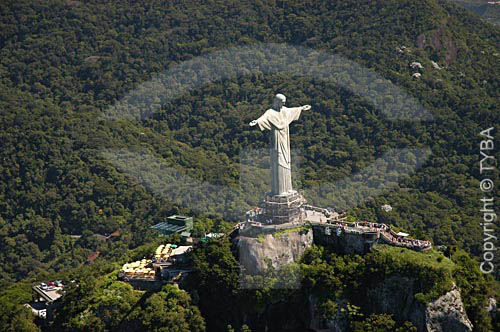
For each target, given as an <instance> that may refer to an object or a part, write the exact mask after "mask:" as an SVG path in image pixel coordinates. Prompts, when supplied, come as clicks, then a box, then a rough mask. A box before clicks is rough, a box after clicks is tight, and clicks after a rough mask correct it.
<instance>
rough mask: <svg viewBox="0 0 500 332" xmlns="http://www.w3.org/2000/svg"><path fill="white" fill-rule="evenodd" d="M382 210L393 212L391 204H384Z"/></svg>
mask: <svg viewBox="0 0 500 332" xmlns="http://www.w3.org/2000/svg"><path fill="white" fill-rule="evenodd" d="M381 209H382V210H384V211H385V212H391V211H392V206H390V205H389V204H384V205H382V206H381Z"/></svg>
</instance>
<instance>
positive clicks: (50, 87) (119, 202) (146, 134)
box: [0, 0, 500, 326]
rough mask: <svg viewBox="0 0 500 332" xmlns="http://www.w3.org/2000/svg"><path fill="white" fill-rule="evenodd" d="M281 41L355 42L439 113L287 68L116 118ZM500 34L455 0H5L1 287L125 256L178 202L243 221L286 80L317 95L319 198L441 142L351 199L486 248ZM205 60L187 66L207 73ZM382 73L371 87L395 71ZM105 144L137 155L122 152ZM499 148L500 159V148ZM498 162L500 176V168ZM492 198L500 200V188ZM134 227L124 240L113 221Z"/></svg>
mask: <svg viewBox="0 0 500 332" xmlns="http://www.w3.org/2000/svg"><path fill="white" fill-rule="evenodd" d="M266 43H276V44H282V45H292V46H300V47H304V48H308V49H312V50H317V51H318V52H324V53H325V54H332V55H338V56H341V57H343V58H345V59H346V60H348V61H351V62H352V63H355V64H357V65H359V66H360V67H362V68H367V69H369V70H370V71H372V72H374V73H376V74H377V75H379V76H380V78H381V79H382V78H383V79H384V80H388V81H390V82H391V83H392V84H394V85H395V86H398V87H399V88H401V89H402V90H403V91H404V92H405V93H406V94H408V96H410V97H412V98H415V99H416V100H418V102H419V103H420V104H421V105H423V107H424V108H425V109H426V111H428V112H429V113H430V114H431V115H432V118H433V120H431V121H400V120H397V121H395V120H391V119H389V118H387V117H386V116H385V115H384V114H383V112H382V111H381V110H380V109H377V108H376V107H375V106H374V104H373V103H372V102H371V101H370V100H369V98H368V99H367V98H366V97H362V96H360V95H359V94H356V93H353V91H352V89H349V84H350V81H348V78H347V77H346V78H345V82H347V83H346V85H343V84H339V83H338V84H335V82H333V83H332V82H329V81H324V80H318V79H315V78H314V77H308V76H301V75H294V74H291V73H286V72H285V73H283V72H276V73H267V74H264V73H248V75H236V76H235V77H228V78H224V79H221V80H216V81H212V82H210V83H207V84H203V85H201V86H200V87H197V88H196V89H191V90H187V91H184V92H183V93H182V94H179V95H178V96H176V97H175V98H171V99H168V100H165V99H162V96H161V94H160V95H159V98H158V100H156V99H148V98H145V99H144V100H143V101H141V100H139V101H136V102H137V104H136V105H137V108H139V109H141V110H142V109H146V108H147V110H151V112H150V113H149V115H148V116H147V117H145V118H142V119H136V120H129V119H120V118H119V119H106V118H105V117H104V115H105V114H106V112H107V111H108V110H109V109H112V108H113V106H114V105H117V104H119V103H120V102H121V101H123V100H124V99H126V97H127V96H128V95H130V93H131V92H133V91H137V90H138V89H140V88H141V86H143V85H144V84H147V82H150V81H151V80H154V79H155V78H156V77H158V75H159V74H161V73H164V72H167V71H168V70H170V69H172V68H174V67H175V66H178V65H180V64H182V63H185V62H186V61H189V60H193V59H197V57H207V56H208V55H209V54H212V53H213V52H217V51H220V50H224V49H228V48H231V47H241V46H245V45H247V46H248V45H250V46H251V45H263V44H264V45H265V44H266ZM499 45H500V30H499V29H498V28H497V27H494V26H492V25H490V24H487V23H485V22H483V21H482V20H481V19H480V18H479V16H477V15H475V14H473V13H470V12H468V11H466V10H465V9H463V8H461V7H459V6H457V5H455V4H453V3H451V2H449V1H442V0H425V1H416V0H405V1H396V0H394V1H393V0H391V1H383V2H380V1H357V0H348V1H314V2H309V1H286V2H285V1H252V2H245V1H208V0H206V1H205V0H198V1H194V0H193V1H156V0H148V1H140V2H137V1H116V2H113V3H111V2H108V1H85V2H83V1H82V2H80V1H61V0H55V1H54V0H51V1H14V0H6V1H2V2H1V3H0V117H1V118H0V143H1V145H0V146H1V147H0V176H1V179H2V181H0V263H1V264H0V285H1V286H6V285H9V284H11V283H13V282H15V281H18V280H21V279H24V278H31V279H29V280H34V278H36V279H43V278H44V277H46V276H49V275H52V274H53V273H56V272H58V271H65V270H70V269H72V268H76V267H78V266H80V265H81V264H82V263H83V262H85V259H86V257H87V256H88V255H90V254H91V253H92V252H94V251H96V250H99V251H100V252H101V257H100V258H99V259H102V260H110V259H112V260H115V259H117V258H118V257H122V256H123V254H124V253H125V252H126V251H127V250H128V249H132V248H136V247H138V246H140V245H143V244H145V243H147V242H148V241H150V240H151V239H153V238H154V236H155V235H154V233H153V232H152V231H151V229H150V226H151V225H152V224H154V223H155V222H159V221H162V220H164V218H165V217H167V216H168V215H170V214H173V213H185V214H193V215H195V217H196V220H195V231H196V232H198V233H204V232H208V231H224V230H226V229H228V228H229V227H230V224H229V222H230V221H235V220H237V219H239V218H241V217H242V215H241V211H245V209H246V208H248V207H250V206H252V205H254V204H256V203H257V202H258V200H259V199H260V198H261V195H262V194H263V191H265V190H266V188H268V185H269V183H268V181H269V180H268V173H267V171H266V167H267V164H266V159H265V158H266V157H265V156H264V157H262V159H261V160H259V161H258V162H255V161H252V162H253V164H251V165H249V166H248V167H247V166H245V167H242V166H241V165H244V162H243V161H242V160H243V159H244V156H243V155H242V154H241V152H242V151H248V150H255V151H257V150H259V149H260V150H262V149H265V148H266V147H267V144H268V137H267V135H266V134H265V133H260V132H259V131H257V130H255V128H251V127H249V126H248V122H249V121H250V120H252V119H254V118H256V117H257V116H259V115H260V114H261V113H262V112H263V110H265V109H267V108H269V106H270V102H271V98H272V96H273V95H274V94H275V93H276V92H278V91H279V92H281V93H284V94H285V95H286V96H287V97H288V103H289V104H290V105H292V106H294V105H302V104H311V105H312V110H311V111H308V112H304V113H303V115H302V118H301V120H300V121H298V122H297V123H294V124H293V125H292V127H291V131H292V136H291V137H292V138H291V140H292V142H291V143H292V145H293V147H294V148H296V149H297V151H300V155H299V156H297V158H296V160H297V169H296V171H295V173H294V183H295V185H296V187H297V188H300V189H301V190H304V191H305V193H306V198H307V199H308V200H310V201H311V202H315V203H318V204H321V205H325V206H328V205H329V204H331V203H332V202H336V201H335V200H334V197H333V196H332V195H333V194H332V193H331V192H321V191H319V190H317V188H321V186H322V185H324V184H325V183H335V181H338V180H341V179H343V178H346V177H351V176H355V175H356V174H357V173H359V172H360V171H362V170H363V169H365V168H366V167H368V166H369V165H371V164H372V163H373V162H374V161H375V160H376V159H377V158H379V157H381V156H382V155H384V153H386V152H389V151H391V150H392V149H402V148H428V149H429V150H430V155H429V157H428V158H427V159H425V162H424V164H423V165H422V166H421V167H420V168H418V170H417V171H416V172H415V174H413V175H411V176H409V177H405V178H404V179H402V180H401V181H400V182H399V183H397V184H396V185H395V186H393V187H391V188H390V190H387V191H385V192H383V193H382V194H380V195H375V196H373V197H370V199H364V200H359V204H355V205H354V206H353V208H352V209H350V214H351V215H353V216H354V217H356V218H359V219H367V220H378V221H381V222H385V223H388V224H391V225H393V226H395V227H400V228H401V229H405V230H407V231H408V232H409V233H411V234H413V235H415V236H417V237H419V238H424V239H429V240H431V241H432V242H433V243H434V245H445V246H448V247H450V246H456V247H458V248H460V249H461V250H465V251H466V252H468V253H470V254H471V255H472V256H473V257H475V258H476V259H480V256H481V254H482V245H483V234H482V228H481V226H480V225H479V222H480V218H481V216H480V214H479V212H478V211H479V209H480V208H481V207H482V205H481V201H480V198H481V197H482V196H483V194H482V193H481V192H480V190H479V181H480V179H481V178H482V177H481V175H480V174H479V159H480V154H479V142H480V136H479V132H480V131H481V130H485V129H487V128H490V127H494V128H495V130H496V131H495V130H494V131H493V132H494V133H495V135H497V134H496V133H497V130H498V129H499V127H498V126H499V123H500V112H499V106H498V105H499V101H500V55H499V53H500V46H499ZM238 61H239V59H234V62H235V63H236V64H238ZM266 61H267V60H266V58H265V57H261V58H259V62H260V63H261V65H263V66H265V65H266V64H267V62H266ZM412 62H419V63H420V64H421V65H422V66H423V69H418V68H417V69H413V68H411V67H410V64H411V63H412ZM434 64H436V65H437V67H436V66H435V65H434ZM438 68H440V69H438ZM195 69H196V68H195ZM415 72H419V73H420V74H421V77H420V78H414V77H412V75H413V74H414V73H415ZM197 75H200V73H199V72H197V71H196V70H191V71H189V72H187V73H186V76H189V79H190V80H191V81H195V82H196V80H197V79H199V78H200V77H199V76H197ZM338 82H344V81H343V78H342V77H341V78H340V79H339V81H338ZM174 83H175V82H174ZM177 83H178V84H180V82H177ZM370 83H371V84H370V85H369V86H367V87H366V90H368V92H367V94H369V91H371V90H373V91H376V90H377V87H378V86H380V85H381V84H382V83H383V82H382V80H381V81H380V82H379V81H374V82H370ZM156 92H157V91H149V93H151V95H154V94H155V93H156ZM382 97H383V99H382V101H384V100H385V102H393V101H394V98H393V97H392V96H391V95H387V96H385V95H384V96H382ZM384 98H385V99H384ZM391 98H392V100H391ZM215 119H217V121H214V120H215ZM105 151H126V152H127V153H129V155H126V153H125V152H123V155H121V156H122V159H121V161H120V160H110V158H109V156H108V155H106V154H105V153H103V152H105ZM492 154H493V155H494V156H495V157H496V159H497V160H498V159H499V158H500V153H499V150H498V149H495V150H494V151H492ZM115 155H116V154H115ZM138 156H141V157H140V158H139V157H138ZM408 158H410V159H416V158H417V157H416V156H411V155H409V156H408ZM400 162H401V163H404V162H407V161H405V160H400ZM130 170H132V171H130ZM134 170H140V171H141V172H140V173H137V172H135V171H134ZM166 171H168V172H167V173H165V172H166ZM162 172H163V173H162ZM382 173H383V172H380V174H378V175H377V174H375V175H374V176H373V177H372V178H371V179H370V183H372V184H373V185H375V186H376V184H377V183H379V182H380V181H381V178H380V177H381V176H382V175H383V174H382ZM173 174H174V175H175V174H177V175H175V176H186V177H188V178H189V179H194V180H193V181H199V182H202V183H209V184H210V185H213V186H214V187H213V188H221V187H223V188H230V194H224V195H222V194H221V193H220V192H219V191H217V190H212V191H211V192H210V193H209V194H208V195H206V194H205V192H203V191H202V190H201V189H200V190H199V189H198V188H197V187H193V189H192V190H189V191H182V190H185V188H180V189H179V188H177V187H176V186H168V185H170V184H171V181H170V179H171V177H173V176H174V175H173ZM179 174H180V175H179ZM250 178H251V180H252V182H251V185H249V186H246V187H241V185H240V183H241V182H242V179H250ZM489 178H490V179H492V180H493V181H494V183H499V182H500V177H499V173H498V171H495V172H492V173H491V174H490V176H489ZM243 182H244V181H243ZM158 188H160V189H158ZM177 190H178V191H177ZM176 192H177V196H176V195H174V194H172V193H176ZM179 193H180V194H179ZM343 194H344V195H346V197H355V193H354V192H350V191H349V190H347V191H344V193H343ZM329 195H330V196H329ZM492 196H493V197H494V198H495V200H496V201H498V199H499V198H500V196H499V192H498V190H497V191H494V192H492ZM179 197H180V198H179ZM186 197H187V198H188V199H187V201H188V202H196V201H197V200H200V201H201V200H203V199H205V200H208V201H209V202H210V204H207V205H203V206H196V205H195V204H185V203H184V202H185V201H184V200H183V199H185V198H186ZM181 198H182V199H181ZM335 198H336V196H335ZM342 202H344V201H341V203H342ZM384 204H390V205H391V206H392V207H393V210H392V212H390V213H386V212H384V211H383V210H381V209H380V206H382V205H384ZM117 230H119V231H120V234H121V235H120V236H119V237H118V238H115V239H112V240H107V241H103V240H102V237H99V235H108V234H111V233H112V232H114V231H117ZM496 264H497V265H498V257H497V258H496ZM498 276H499V274H498V273H497V274H496V277H497V279H498ZM120 291H127V290H120ZM165 291H166V292H167V293H168V292H170V290H165ZM168 294H170V295H168V296H174V297H175V296H177V295H175V294H174V295H172V294H171V293H168ZM161 296H163V295H161ZM161 296H160V297H161ZM165 296H166V295H165ZM179 296H180V295H179ZM181 297H182V296H181ZM154 300H155V301H163V298H158V299H154ZM181 300H182V301H184V302H183V303H187V304H186V305H188V306H189V305H190V304H189V301H188V300H186V299H181ZM181 300H179V301H181ZM202 324H203V323H202V322H200V326H202Z"/></svg>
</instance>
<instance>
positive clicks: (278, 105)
mask: <svg viewBox="0 0 500 332" xmlns="http://www.w3.org/2000/svg"><path fill="white" fill-rule="evenodd" d="M285 102H286V97H285V96H284V95H282V94H280V93H279V94H277V95H276V96H275V97H274V102H273V106H272V108H270V109H268V110H267V111H266V112H265V113H264V114H263V115H262V116H261V117H260V118H258V119H257V120H253V121H252V122H250V126H255V125H259V128H260V130H264V129H267V130H270V131H271V144H270V151H271V182H272V195H287V194H290V193H292V192H293V190H292V173H291V165H292V164H291V160H290V132H289V129H288V125H289V124H290V123H291V122H292V121H294V120H297V119H298V118H299V116H300V112H301V111H303V110H304V111H305V110H309V109H310V108H311V106H310V105H304V106H300V107H291V108H288V107H285V106H283V105H285Z"/></svg>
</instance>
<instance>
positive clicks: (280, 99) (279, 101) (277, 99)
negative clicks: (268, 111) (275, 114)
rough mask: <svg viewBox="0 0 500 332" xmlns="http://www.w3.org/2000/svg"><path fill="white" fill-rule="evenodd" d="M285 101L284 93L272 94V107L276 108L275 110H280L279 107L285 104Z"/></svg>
mask: <svg viewBox="0 0 500 332" xmlns="http://www.w3.org/2000/svg"><path fill="white" fill-rule="evenodd" d="M285 103H286V97H285V95H282V94H281V93H278V94H277V95H276V96H274V103H273V106H274V107H273V108H276V110H277V111H279V110H280V108H281V107H282V106H283V105H285Z"/></svg>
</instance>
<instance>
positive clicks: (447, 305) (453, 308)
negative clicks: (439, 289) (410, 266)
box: [424, 287, 472, 332]
mask: <svg viewBox="0 0 500 332" xmlns="http://www.w3.org/2000/svg"><path fill="white" fill-rule="evenodd" d="M425 320H426V327H427V330H424V331H428V332H448V331H453V332H469V331H472V323H471V322H470V320H469V318H468V317H467V314H466V313H465V308H464V304H463V302H462V297H461V296H460V292H459V291H458V289H457V288H456V287H453V289H452V290H451V291H449V292H448V293H446V294H445V295H443V296H441V297H440V298H439V299H437V300H436V301H434V302H432V303H429V305H428V306H427V308H426V310H425Z"/></svg>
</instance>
